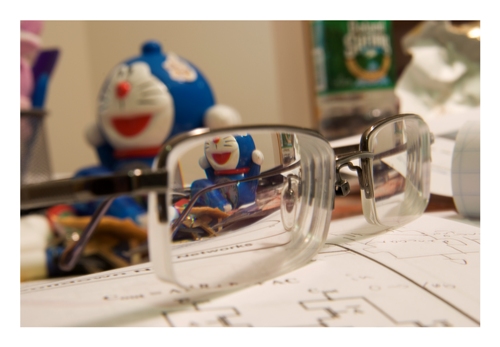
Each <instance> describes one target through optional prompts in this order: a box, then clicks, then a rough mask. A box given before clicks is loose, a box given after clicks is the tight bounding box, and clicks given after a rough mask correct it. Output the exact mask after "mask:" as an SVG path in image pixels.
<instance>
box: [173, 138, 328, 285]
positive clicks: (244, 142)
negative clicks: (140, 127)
mask: <svg viewBox="0 0 500 347" xmlns="http://www.w3.org/2000/svg"><path fill="white" fill-rule="evenodd" d="M167 166H168V170H169V172H173V173H174V174H173V175H170V176H169V180H170V181H169V192H168V194H167V201H168V203H169V206H170V210H173V211H174V212H173V213H169V220H170V227H171V236H172V242H173V248H172V262H173V263H174V273H175V276H176V277H177V279H178V281H179V282H180V283H182V284H189V285H191V284H193V283H194V284H193V285H195V286H196V283H198V284H199V283H204V284H209V283H210V285H211V286H214V285H228V283H233V284H234V283H238V284H243V283H250V282H253V281H255V280H257V279H263V278H267V277H270V276H274V275H276V274H278V273H281V272H284V271H289V270H290V269H292V268H295V267H296V266H298V265H299V264H303V263H304V262H306V261H308V260H309V259H310V258H311V257H312V255H314V254H315V253H316V252H317V251H318V248H319V247H320V246H321V242H322V240H323V239H324V237H326V231H327V227H328V224H327V222H328V221H329V219H330V213H331V208H332V203H333V198H332V192H333V187H332V185H333V182H334V177H332V175H334V171H333V167H334V158H333V152H332V150H331V148H330V146H329V145H328V143H327V142H326V141H325V140H323V139H321V138H320V137H316V136H313V135H309V134H299V133H294V134H290V133H286V132H279V131H270V130H260V131H254V132H252V133H251V134H249V133H241V134H240V133H225V132H223V131H220V132H217V133H216V135H203V136H199V137H197V138H195V139H192V140H191V141H188V142H186V143H185V144H183V145H182V146H178V147H176V148H174V150H173V151H172V152H171V153H170V154H169V157H168V162H167ZM283 197H284V199H285V200H286V201H284V199H283ZM313 214H314V215H315V218H312V215H313Z"/></svg>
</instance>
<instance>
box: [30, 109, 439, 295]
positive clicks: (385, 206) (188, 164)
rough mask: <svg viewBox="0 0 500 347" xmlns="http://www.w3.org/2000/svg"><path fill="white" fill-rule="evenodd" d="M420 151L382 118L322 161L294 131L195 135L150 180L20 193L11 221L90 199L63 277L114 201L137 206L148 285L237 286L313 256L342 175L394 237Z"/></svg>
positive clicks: (419, 144)
mask: <svg viewBox="0 0 500 347" xmlns="http://www.w3.org/2000/svg"><path fill="white" fill-rule="evenodd" d="M432 142H433V136H432V134H431V133H430V132H429V128H428V126H427V125H426V123H425V122H424V121H423V119H422V118H421V117H419V116H417V115H414V114H403V115H396V116H392V117H388V118H384V119H382V120H380V121H379V122H377V123H375V124H374V125H373V126H371V127H370V128H369V129H367V130H366V131H365V132H364V133H363V134H362V136H361V141H360V143H359V146H358V145H355V146H346V147H342V148H334V149H333V150H332V147H331V146H330V144H329V143H328V141H326V139H324V138H323V137H322V136H321V135H319V134H318V133H316V132H315V131H312V130H308V129H302V128H296V127H289V126H251V127H238V128H225V129H219V130H215V131H209V130H207V129H196V130H193V131H191V132H188V133H185V134H182V135H179V136H177V137H175V138H172V139H171V140H170V141H168V142H167V143H166V144H165V145H163V147H162V150H161V151H160V153H159V154H158V156H157V157H156V159H155V162H154V164H153V168H152V170H150V171H145V170H139V169H137V170H132V171H129V172H124V173H116V174H113V175H109V176H100V177H82V178H74V179H65V180H58V181H51V182H45V183H41V184H35V185H28V186H22V187H21V209H22V210H25V209H32V208H39V207H45V206H49V205H54V204H60V203H76V202H84V201H92V200H96V199H102V203H101V204H100V206H99V208H98V209H97V211H96V212H95V213H94V215H93V217H92V219H91V222H90V223H89V225H88V226H87V228H86V229H85V230H84V231H83V233H82V235H81V236H80V239H79V241H78V242H77V243H75V244H74V245H73V247H70V248H68V249H67V250H66V251H65V253H64V254H63V256H62V258H61V263H60V266H61V268H63V269H66V270H67V269H71V268H72V267H74V266H75V263H76V261H77V259H78V257H79V256H80V254H81V253H82V250H83V248H84V246H85V244H86V243H87V242H88V240H89V239H90V237H91V235H92V233H93V231H94V230H95V228H96V226H97V225H98V223H99V221H100V220H101V218H102V216H103V215H104V214H105V213H106V211H107V210H108V208H109V206H110V205H111V204H112V203H113V201H114V200H115V199H117V198H119V196H121V195H124V194H126V195H146V194H147V196H148V199H147V209H148V221H147V224H148V248H149V257H150V260H151V261H152V266H153V269H154V271H155V273H156V275H157V276H158V277H159V278H160V279H162V280H165V281H168V282H171V283H174V284H177V285H180V286H182V287H188V288H189V287H191V286H199V285H200V283H203V284H204V285H206V286H210V287H211V288H212V287H214V288H221V289H223V288H226V287H235V286H239V285H248V284H253V283H256V282H259V281H263V280H266V279H270V278H272V277H275V276H277V275H280V274H283V273H286V272H288V271H291V270H293V269H295V268H297V267H299V266H302V265H304V264H306V263H307V262H308V261H310V260H311V259H312V258H313V257H314V256H315V255H316V253H317V252H318V251H319V250H320V249H321V247H322V246H323V244H324V242H325V240H326V236H327V234H328V230H329V224H330V220H331V213H332V210H333V207H334V199H335V197H336V196H345V195H347V194H349V192H350V185H349V183H348V181H347V180H346V176H345V174H344V172H345V170H346V169H345V168H348V169H350V170H352V171H353V172H355V173H356V174H357V177H358V181H359V185H360V189H361V201H362V207H363V214H364V216H365V218H366V220H367V221H368V222H369V223H370V224H375V225H379V226H383V227H386V228H394V227H398V226H401V225H403V224H405V223H408V222H409V221H411V220H414V219H415V218H418V217H419V216H420V215H422V213H423V212H424V210H425V208H426V207H427V204H428V201H429V196H430V191H429V187H430V166H431V153H430V145H431V143H432ZM235 254H237V256H238V257H237V259H238V261H237V262H236V261H233V259H234V257H233V256H234V255H235Z"/></svg>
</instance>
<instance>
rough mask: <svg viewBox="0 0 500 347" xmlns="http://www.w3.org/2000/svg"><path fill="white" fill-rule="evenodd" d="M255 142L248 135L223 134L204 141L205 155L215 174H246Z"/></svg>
mask: <svg viewBox="0 0 500 347" xmlns="http://www.w3.org/2000/svg"><path fill="white" fill-rule="evenodd" d="M254 150H255V143H254V141H253V139H252V136H250V135H229V134H228V135H223V136H220V137H214V138H213V139H211V140H209V141H206V142H205V157H206V159H207V161H208V163H209V164H210V167H211V168H212V169H213V170H214V172H215V175H217V176H221V175H238V174H243V175H244V174H246V173H247V172H248V171H249V170H250V166H251V164H252V153H253V151H254Z"/></svg>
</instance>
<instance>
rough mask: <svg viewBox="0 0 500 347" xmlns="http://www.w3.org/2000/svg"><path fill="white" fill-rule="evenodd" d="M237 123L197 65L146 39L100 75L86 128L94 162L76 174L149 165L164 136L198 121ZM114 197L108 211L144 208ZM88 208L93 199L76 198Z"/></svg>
mask: <svg viewBox="0 0 500 347" xmlns="http://www.w3.org/2000/svg"><path fill="white" fill-rule="evenodd" d="M240 123H241V118H240V115H239V114H238V112H237V111H236V110H234V109H233V108H231V107H229V106H225V105H221V104H216V103H215V97H214V94H213V92H212V89H211V87H210V85H209V83H208V81H207V80H206V79H205V77H204V76H203V74H202V73H201V72H200V70H198V69H197V68H196V67H195V66H194V65H193V64H191V63H190V62H189V61H187V60H186V59H184V58H182V57H180V56H178V55H176V54H175V53H168V54H167V53H164V52H162V48H161V46H160V44H159V43H158V42H156V41H148V42H146V43H144V44H143V46H142V54H141V55H139V56H137V57H134V58H131V59H128V60H126V61H124V62H123V63H121V64H119V65H118V66H116V67H115V68H114V69H113V70H112V71H111V73H110V74H109V76H108V77H107V78H106V80H105V82H104V84H103V86H102V89H101V92H100V95H99V108H98V117H97V123H96V124H93V125H92V126H91V127H89V129H87V132H86V138H87V140H88V142H89V143H90V144H91V145H93V146H94V147H95V148H96V151H97V154H98V157H99V161H100V165H99V166H97V167H89V168H84V169H82V170H80V171H79V172H78V173H77V174H76V176H88V175H96V174H108V173H113V172H117V171H123V170H131V169H137V168H150V167H151V165H152V162H153V160H154V158H155V156H156V155H157V154H158V152H159V150H160V147H161V145H162V144H163V143H164V142H165V141H166V140H167V139H169V138H170V137H172V136H174V135H176V134H179V133H182V132H185V131H189V130H192V129H196V128H200V127H208V128H212V129H213V128H220V127H226V126H233V125H237V124H240ZM120 200H121V199H120ZM120 200H118V201H116V202H115V203H114V205H112V206H111V208H110V214H111V215H115V216H118V217H131V218H132V219H134V220H136V217H137V216H136V215H137V214H141V213H144V212H145V210H144V208H142V207H141V208H139V209H138V210H137V212H136V211H135V210H136V209H137V208H136V206H135V204H134V203H133V201H130V204H127V206H128V205H130V206H131V207H130V206H129V207H126V208H125V207H124V206H122V207H119V206H118V205H119V204H120ZM126 200H127V199H126V198H124V199H123V200H121V201H126ZM137 207H139V206H137ZM94 209H95V204H86V205H85V204H82V205H81V208H80V213H81V214H91V213H93V210H94ZM136 221H137V220H136Z"/></svg>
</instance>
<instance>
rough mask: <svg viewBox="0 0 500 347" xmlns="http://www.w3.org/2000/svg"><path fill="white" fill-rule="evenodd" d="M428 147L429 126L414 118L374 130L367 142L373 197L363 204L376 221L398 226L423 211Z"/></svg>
mask: <svg viewBox="0 0 500 347" xmlns="http://www.w3.org/2000/svg"><path fill="white" fill-rule="evenodd" d="M429 146H430V140H429V131H428V128H427V126H426V125H425V123H423V121H421V120H419V119H417V118H409V119H403V120H398V121H394V122H391V123H388V124H386V125H385V126H383V127H381V128H379V129H377V130H376V131H375V132H374V134H373V137H372V138H371V139H370V141H369V147H370V148H369V150H370V151H372V152H373V153H374V154H375V157H374V158H373V160H372V173H373V176H372V180H373V191H374V197H373V199H372V200H370V201H364V204H365V206H367V207H369V208H371V209H372V210H373V212H374V215H373V216H372V217H373V219H374V221H375V222H376V223H378V224H383V225H387V226H398V225H401V224H402V223H406V222H408V221H410V220H412V219H414V218H416V217H418V216H420V215H421V214H422V212H423V211H424V210H425V208H426V206H427V203H428V201H429V184H430V181H429V176H430V172H429V170H430V159H431V158H430V153H429V150H430V148H429ZM365 200H366V199H365ZM370 205H371V206H370Z"/></svg>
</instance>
